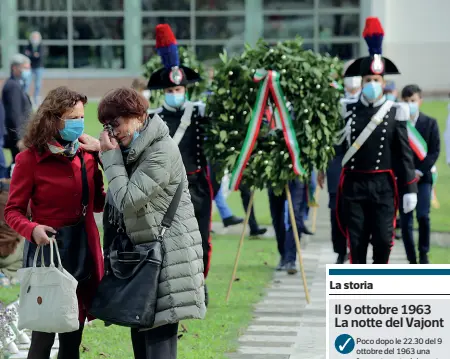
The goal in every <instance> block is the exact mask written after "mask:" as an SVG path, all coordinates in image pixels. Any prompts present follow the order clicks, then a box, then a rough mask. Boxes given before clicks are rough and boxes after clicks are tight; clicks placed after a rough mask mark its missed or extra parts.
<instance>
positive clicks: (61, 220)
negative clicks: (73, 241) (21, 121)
mask: <svg viewBox="0 0 450 359" xmlns="http://www.w3.org/2000/svg"><path fill="white" fill-rule="evenodd" d="M86 102H87V98H86V96H84V95H83V94H81V93H78V92H76V91H72V90H70V89H68V88H67V87H58V88H56V89H54V90H52V91H50V92H49V93H48V95H47V97H46V98H45V99H44V101H43V102H42V104H41V105H40V106H39V108H38V110H37V112H36V113H35V115H34V117H33V118H32V119H31V120H30V122H29V123H28V128H27V131H26V134H25V137H24V145H25V146H26V147H27V149H26V150H25V151H23V152H21V153H20V154H18V155H17V157H16V166H15V168H14V173H13V176H12V179H11V184H10V193H9V199H8V203H7V205H6V208H5V220H6V223H7V224H8V225H9V226H10V227H11V228H12V229H13V230H15V231H16V232H18V233H19V234H20V235H22V236H23V237H25V238H26V239H27V240H28V243H27V247H28V248H26V249H25V251H24V252H25V253H24V265H25V266H27V267H30V266H32V262H33V257H34V253H35V252H36V249H37V245H47V244H48V243H49V241H50V238H49V236H51V233H56V232H57V230H58V229H60V228H62V227H67V226H73V225H77V224H79V223H84V226H83V227H84V228H83V230H84V233H85V234H86V235H85V236H84V237H85V238H86V242H87V243H86V247H87V248H88V251H87V252H88V256H87V257H84V258H89V260H86V261H83V265H82V266H84V268H83V270H85V272H86V273H88V276H86V277H85V280H83V281H79V284H78V289H77V294H78V303H79V305H78V306H79V320H80V327H79V329H78V330H77V331H75V332H71V333H62V334H60V335H59V343H60V344H59V345H60V346H59V354H58V358H60V359H72V358H73V359H77V358H79V357H80V354H79V346H80V344H81V337H82V332H83V324H84V322H85V320H86V317H87V310H88V309H89V307H90V303H91V300H92V298H93V296H94V294H95V291H96V289H97V286H98V283H99V282H100V279H101V277H102V275H103V257H102V252H101V246H100V237H99V233H98V229H97V225H96V223H95V220H94V212H101V211H102V210H103V206H104V201H105V194H104V191H103V177H102V173H101V171H100V169H99V167H98V161H97V156H96V154H95V153H89V152H87V151H86V149H89V148H95V147H96V146H97V147H98V140H95V139H93V138H91V137H90V136H86V135H83V131H84V105H85V104H86ZM86 177H87V179H86ZM86 181H87V184H88V185H87V186H85V187H87V188H88V194H86V192H83V182H85V183H86ZM83 194H84V195H83ZM83 197H85V198H87V200H86V199H85V198H83ZM84 202H87V203H84ZM28 205H30V209H31V216H32V220H31V221H30V220H29V218H28V216H27V209H28ZM83 219H84V221H82V220H83ZM56 239H57V240H58V236H56ZM65 239H66V238H63V240H65ZM80 240H81V239H80ZM63 245H64V241H63ZM86 247H85V248H86ZM77 248H80V247H77ZM45 250H46V251H47V252H45V251H44V252H45V253H47V254H48V253H49V251H48V247H46V248H45ZM78 255H79V253H75V252H72V251H71V252H70V256H71V258H72V256H73V258H78ZM62 261H63V263H64V257H63V259H62ZM88 319H93V318H88ZM54 340H55V334H54V333H43V332H36V331H34V332H33V333H32V338H31V347H30V351H29V353H28V358H32V359H48V358H49V357H50V351H51V348H52V346H53V342H54Z"/></svg>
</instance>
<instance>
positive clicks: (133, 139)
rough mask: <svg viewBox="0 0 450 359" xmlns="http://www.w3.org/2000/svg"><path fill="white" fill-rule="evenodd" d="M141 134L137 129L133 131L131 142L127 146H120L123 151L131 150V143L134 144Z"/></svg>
mask: <svg viewBox="0 0 450 359" xmlns="http://www.w3.org/2000/svg"><path fill="white" fill-rule="evenodd" d="M139 135H140V133H139V132H137V131H136V132H135V133H133V138H132V139H131V142H130V144H129V145H128V146H127V147H123V146H120V147H121V149H122V152H124V153H127V152H128V151H129V150H130V148H131V145H132V144H133V142H134V141H136V139H137V138H138V137H139Z"/></svg>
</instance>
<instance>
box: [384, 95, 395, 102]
mask: <svg viewBox="0 0 450 359" xmlns="http://www.w3.org/2000/svg"><path fill="white" fill-rule="evenodd" d="M386 100H391V101H394V102H395V101H397V97H395V96H394V95H393V94H391V93H387V94H386Z"/></svg>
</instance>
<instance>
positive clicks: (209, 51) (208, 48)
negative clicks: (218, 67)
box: [195, 45, 244, 61]
mask: <svg viewBox="0 0 450 359" xmlns="http://www.w3.org/2000/svg"><path fill="white" fill-rule="evenodd" d="M236 47H239V48H240V47H241V46H236ZM243 47H244V46H242V48H243ZM224 48H225V46H223V45H202V46H196V48H195V52H196V54H197V58H198V59H199V60H200V61H206V60H212V61H219V54H220V53H222V52H223V49H224ZM229 49H230V50H231V51H233V50H234V49H232V48H231V47H229ZM227 51H228V49H227ZM228 55H229V56H231V55H232V54H231V53H228Z"/></svg>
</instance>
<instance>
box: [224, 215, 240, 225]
mask: <svg viewBox="0 0 450 359" xmlns="http://www.w3.org/2000/svg"><path fill="white" fill-rule="evenodd" d="M242 222H244V219H243V218H239V217H236V216H231V217H227V218H224V220H223V226H224V227H225V228H226V227H229V226H235V225H237V224H241V223H242Z"/></svg>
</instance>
